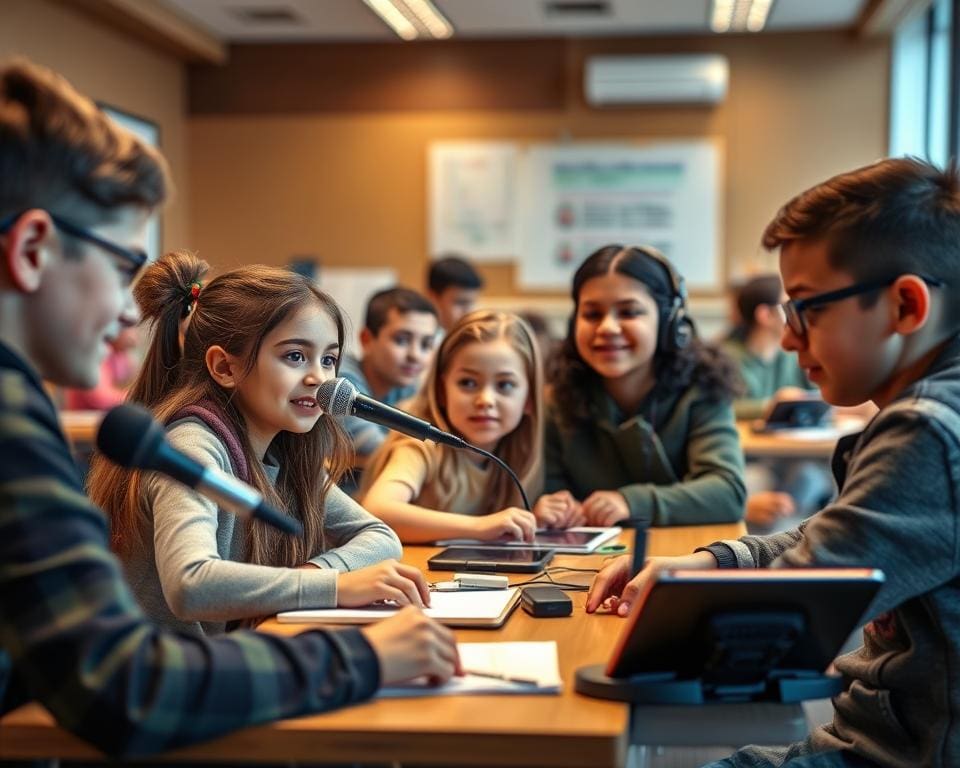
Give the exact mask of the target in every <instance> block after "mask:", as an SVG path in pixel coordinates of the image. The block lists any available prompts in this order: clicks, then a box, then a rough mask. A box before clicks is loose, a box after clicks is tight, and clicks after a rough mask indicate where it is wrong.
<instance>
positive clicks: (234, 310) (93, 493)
mask: <svg viewBox="0 0 960 768" xmlns="http://www.w3.org/2000/svg"><path fill="white" fill-rule="evenodd" d="M208 269H209V267H208V265H207V264H206V262H203V261H201V260H200V259H198V258H197V257H196V256H194V255H193V254H191V253H187V252H184V251H176V252H173V253H168V254H167V255H165V256H164V257H163V258H162V259H160V260H159V261H157V262H156V263H155V264H152V265H151V266H150V267H149V268H148V269H147V270H146V271H145V272H144V274H143V277H142V278H141V279H140V281H139V282H138V283H137V285H136V287H135V288H134V295H135V297H136V299H137V303H138V304H139V305H140V310H141V312H142V313H143V318H144V322H148V323H150V324H151V326H152V330H153V338H152V340H151V343H150V348H149V350H148V351H147V354H146V358H145V360H144V364H143V368H142V369H141V371H140V374H139V376H138V377H137V379H136V381H135V382H134V384H133V386H132V388H131V390H130V394H129V396H128V400H129V401H131V402H136V403H141V404H142V405H144V406H145V407H147V408H149V409H150V410H151V411H153V413H154V415H155V416H156V418H157V419H158V420H159V421H160V422H161V423H163V424H166V423H167V422H168V421H169V420H170V419H171V417H173V416H174V415H175V414H176V413H177V412H178V411H179V410H180V409H182V408H183V407H184V406H186V405H190V404H194V403H197V402H199V401H201V400H205V399H207V400H211V401H213V402H214V403H215V404H216V405H217V406H218V407H219V408H220V409H221V410H222V411H223V413H224V414H226V416H227V418H228V419H229V421H230V423H231V425H232V426H233V428H234V430H235V432H236V433H237V435H238V436H239V437H240V442H241V445H242V447H243V452H244V455H245V456H246V459H247V464H248V466H249V468H250V475H251V482H252V484H253V485H254V486H255V487H256V489H257V490H258V491H260V493H262V494H263V496H264V497H265V498H266V499H267V501H268V502H269V503H270V504H272V505H274V506H277V507H279V508H281V509H287V510H289V511H291V512H292V513H293V514H294V515H295V516H296V517H297V518H298V519H299V520H300V521H301V522H302V523H303V528H304V535H303V538H296V537H291V536H285V535H283V534H280V533H279V532H277V531H274V529H272V528H270V527H269V526H266V525H264V524H263V523H260V522H256V521H255V522H253V523H251V524H248V525H247V530H246V543H247V560H248V561H249V562H251V563H255V564H258V565H273V566H291V567H292V566H298V565H302V564H303V563H305V562H307V560H309V559H310V558H311V557H313V556H315V555H316V554H317V553H318V552H320V551H322V550H323V546H324V536H323V508H324V501H325V499H326V496H327V493H328V492H329V490H330V488H331V487H332V486H333V485H334V484H335V483H336V482H337V481H338V480H339V479H340V477H341V476H342V475H343V473H344V472H345V471H346V470H347V469H348V468H349V466H350V464H351V462H352V449H351V446H350V442H349V439H348V438H347V436H346V434H345V433H344V431H343V428H342V427H340V426H339V424H338V423H337V422H336V421H335V420H334V419H332V418H331V417H330V416H328V415H327V414H324V415H322V416H321V417H320V419H319V420H318V421H317V423H316V424H315V425H314V427H313V429H311V430H310V431H309V432H307V433H306V434H293V433H291V432H281V433H280V434H279V435H277V437H276V438H275V439H274V441H273V443H272V444H271V454H272V455H274V456H276V458H277V460H278V462H279V464H280V474H279V477H278V479H277V484H276V487H274V486H273V485H272V484H271V483H270V481H269V479H268V478H267V476H266V474H265V473H264V471H263V468H262V466H261V464H260V457H259V456H256V455H255V454H254V451H253V448H252V446H251V445H250V441H249V439H248V438H247V432H246V427H245V422H244V418H243V415H242V414H241V413H240V411H239V410H238V409H237V407H236V405H235V404H234V402H233V397H232V392H233V390H228V389H225V388H223V387H221V386H220V385H218V384H217V383H216V382H215V381H214V380H213V378H212V377H211V376H210V374H209V372H208V370H207V365H206V362H205V356H206V352H207V349H208V348H209V347H211V346H213V345H219V346H221V347H223V348H224V350H226V351H227V352H228V353H229V354H231V355H235V356H237V357H238V358H240V359H241V360H242V361H243V375H244V376H246V375H248V374H249V373H250V372H251V371H252V370H253V368H254V366H255V365H256V361H257V354H258V352H259V350H260V346H261V344H262V343H263V339H264V337H265V336H266V335H267V334H268V333H270V331H271V330H272V329H273V328H275V327H276V326H277V325H278V324H280V323H281V322H283V320H284V319H286V318H287V316H289V315H290V314H291V313H292V312H294V311H296V310H297V309H299V308H301V307H303V306H305V305H307V304H308V303H309V302H314V303H316V304H319V305H320V306H321V307H322V308H323V310H324V311H326V312H327V314H328V315H329V316H330V318H331V319H332V320H333V321H334V323H335V324H336V326H337V336H338V339H339V342H340V348H341V350H342V349H343V342H344V325H343V316H342V315H341V313H340V310H339V308H338V307H337V305H336V303H335V302H334V301H333V299H331V298H330V297H329V296H328V295H327V294H325V293H323V292H322V291H320V290H318V289H317V288H316V287H315V286H314V285H313V284H312V283H311V282H310V281H309V280H307V279H306V278H304V277H301V276H300V275H297V274H294V273H293V272H288V271H286V270H282V269H277V268H275V267H266V266H262V265H253V266H245V267H241V268H239V269H235V270H233V271H232V272H227V273H225V274H223V275H220V276H218V277H216V278H214V279H213V280H211V281H210V283H209V284H208V285H206V286H205V287H203V289H202V291H201V292H200V295H199V298H198V300H197V301H196V302H195V303H193V302H191V299H190V290H191V286H192V285H193V284H194V283H199V282H201V281H202V280H203V279H204V277H205V275H206V273H207V271H208ZM191 304H192V311H190V312H189V315H186V312H187V310H188V308H189V307H191ZM185 316H186V318H187V326H186V330H185V331H184V333H183V344H182V352H181V344H180V340H179V333H180V329H181V321H182V320H184V318H185ZM337 369H338V370H339V361H338V363H337ZM324 468H326V472H324V471H323V470H324ZM142 483H143V476H142V473H140V472H136V471H134V472H131V471H128V470H125V469H122V468H120V467H117V466H114V465H112V464H110V463H109V462H107V461H106V460H104V459H103V458H102V457H99V456H98V457H95V459H94V461H93V464H92V465H91V471H90V479H89V493H90V497H91V498H92V499H93V500H94V501H95V502H96V503H97V504H99V505H100V507H101V508H102V509H103V510H104V511H105V512H106V513H107V515H108V517H109V519H110V522H111V545H112V546H113V548H114V550H115V551H116V552H118V553H119V554H120V555H121V556H122V555H124V554H125V553H129V552H130V551H132V550H133V549H134V548H135V547H137V546H140V545H142V542H141V541H140V531H141V530H142V525H141V523H142V522H143V521H144V520H145V519H147V518H148V517H149V514H150V510H149V509H148V508H146V500H145V498H144V494H143V489H142Z"/></svg>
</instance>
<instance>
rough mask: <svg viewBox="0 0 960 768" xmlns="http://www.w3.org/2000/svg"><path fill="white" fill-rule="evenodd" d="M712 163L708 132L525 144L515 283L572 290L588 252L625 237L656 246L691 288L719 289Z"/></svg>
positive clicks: (715, 160)
mask: <svg viewBox="0 0 960 768" xmlns="http://www.w3.org/2000/svg"><path fill="white" fill-rule="evenodd" d="M719 163H720V158H719V150H718V147H717V145H716V143H715V142H713V141H710V140H696V141H683V142H679V141H678V142H664V143H656V144H649V145H637V144H590V145H585V144H576V145H571V146H557V145H534V146H532V147H530V149H529V151H528V152H527V153H526V157H525V172H524V180H523V200H524V202H525V206H524V209H525V214H524V226H523V248H522V258H520V260H519V269H518V280H519V283H520V286H521V287H523V288H535V289H563V290H566V289H569V287H570V282H571V278H572V276H573V273H574V271H575V270H576V268H577V266H578V265H579V264H580V263H581V262H582V261H583V259H584V258H585V257H586V256H588V255H589V254H590V253H591V252H593V251H594V250H596V249H597V248H599V247H601V246H603V245H608V244H610V243H623V244H625V245H652V246H654V247H656V248H658V249H659V250H661V251H662V252H663V253H664V254H665V255H666V256H667V258H669V259H670V260H671V261H672V262H673V263H674V265H675V266H676V267H677V269H678V271H679V272H680V273H681V274H682V275H683V276H684V277H685V279H686V283H687V287H688V288H690V289H697V290H716V289H718V288H719V287H720V283H721V278H722V275H721V270H720V260H719V242H720V231H719V226H720V223H719V222H720V213H719V199H720V195H719V185H720V167H719Z"/></svg>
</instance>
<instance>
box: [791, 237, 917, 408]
mask: <svg viewBox="0 0 960 768" xmlns="http://www.w3.org/2000/svg"><path fill="white" fill-rule="evenodd" d="M780 274H781V276H782V277H783V285H784V288H785V289H786V291H787V294H788V295H789V296H790V298H791V299H803V298H809V297H810V296H815V295H817V294H820V293H825V292H827V291H833V290H838V289H840V288H846V287H847V286H850V285H853V284H854V283H855V282H856V280H855V279H854V278H853V277H851V276H850V275H849V274H847V273H846V272H842V271H839V270H837V269H835V268H834V267H832V266H830V264H829V262H828V259H827V245H826V243H824V242H822V241H820V242H808V241H802V240H797V241H793V242H790V243H788V244H787V245H785V246H783V248H782V249H781V252H780ZM803 318H804V321H805V322H806V327H807V332H806V336H805V338H803V337H799V336H797V334H795V333H794V332H793V331H792V330H791V329H790V326H789V325H787V326H785V328H784V330H783V337H782V344H783V348H784V349H786V350H787V351H792V352H796V353H797V361H798V362H799V364H800V366H801V368H803V370H804V373H806V375H807V378H809V379H810V381H811V382H812V383H813V384H816V385H817V387H819V388H820V394H821V396H822V397H823V399H824V400H826V401H827V402H828V403H832V404H833V405H841V406H843V405H858V404H860V403H863V402H865V401H867V400H871V399H872V398H873V396H874V393H876V392H877V391H878V390H879V389H880V388H881V387H882V386H883V384H884V383H885V382H886V381H887V379H889V377H890V376H891V375H892V374H893V373H894V371H895V368H896V357H897V350H896V345H897V339H898V338H899V337H898V336H896V335H895V334H893V333H892V328H891V318H890V307H889V302H888V300H887V297H886V292H881V294H880V297H879V298H878V299H877V301H876V302H875V303H874V304H873V306H871V307H867V308H864V307H862V306H861V304H860V297H858V296H851V297H850V298H847V299H842V300H840V301H836V302H832V303H830V304H824V305H822V306H819V307H810V308H807V309H804V311H803Z"/></svg>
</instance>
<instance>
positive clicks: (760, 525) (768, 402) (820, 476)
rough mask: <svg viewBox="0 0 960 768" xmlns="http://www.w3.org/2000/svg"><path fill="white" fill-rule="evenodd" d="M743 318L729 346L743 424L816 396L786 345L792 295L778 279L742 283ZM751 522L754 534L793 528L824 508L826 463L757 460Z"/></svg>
mask: <svg viewBox="0 0 960 768" xmlns="http://www.w3.org/2000/svg"><path fill="white" fill-rule="evenodd" d="M733 299H734V305H735V308H736V311H735V312H732V313H731V314H732V315H733V316H735V317H737V318H738V319H739V323H738V325H736V326H735V327H734V330H733V332H731V333H730V334H729V335H728V336H727V338H726V339H725V340H724V342H723V350H724V351H725V352H726V353H727V355H729V357H730V358H732V359H733V360H734V361H735V362H736V363H737V365H738V367H739V370H740V376H741V378H742V379H743V384H744V390H745V391H744V395H743V396H742V397H740V398H737V399H736V400H735V401H734V403H733V408H734V413H735V414H736V417H737V418H738V419H760V418H763V417H764V416H765V415H766V414H767V413H769V410H770V408H772V407H773V405H774V404H775V403H776V402H778V401H781V400H792V399H796V398H798V397H806V396H808V395H809V394H810V393H811V392H813V391H814V387H813V386H812V385H811V384H810V382H809V381H807V378H806V376H804V374H803V371H802V370H801V368H800V365H799V364H798V362H797V357H796V355H795V354H793V353H792V352H787V351H785V350H784V349H783V348H782V347H781V346H780V337H781V336H782V335H783V326H784V319H783V313H782V312H781V311H780V307H779V305H780V304H781V303H782V302H784V301H786V299H787V296H786V293H785V292H784V290H783V284H782V283H781V282H780V276H779V275H775V274H765V275H758V276H756V277H754V278H751V279H750V280H748V281H747V282H746V283H744V284H742V285H741V286H740V288H739V289H738V290H737V291H736V293H735V295H734V297H733ZM745 477H746V483H747V493H748V496H747V510H746V522H747V527H748V528H749V529H750V531H751V532H759V533H763V532H770V531H773V530H780V529H782V528H783V527H785V526H786V527H792V526H794V525H795V524H796V523H797V521H798V520H797V518H802V517H807V516H808V515H810V514H812V513H813V512H814V511H815V510H817V509H819V508H820V507H821V506H822V505H823V504H824V503H826V501H827V500H829V498H830V497H831V496H832V495H833V493H834V490H835V489H834V483H833V479H832V478H831V476H830V471H829V468H828V467H827V465H826V462H821V461H811V460H807V459H764V460H762V461H751V462H749V463H748V464H747V467H746V471H745Z"/></svg>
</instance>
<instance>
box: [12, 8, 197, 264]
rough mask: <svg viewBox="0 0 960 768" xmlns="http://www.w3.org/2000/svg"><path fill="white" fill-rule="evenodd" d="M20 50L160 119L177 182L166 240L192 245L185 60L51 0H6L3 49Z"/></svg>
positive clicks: (105, 97) (106, 98) (90, 89)
mask: <svg viewBox="0 0 960 768" xmlns="http://www.w3.org/2000/svg"><path fill="white" fill-rule="evenodd" d="M14 53H16V54H21V55H25V56H27V57H29V58H30V59H32V60H33V61H35V62H37V63H39V64H44V65H46V66H49V67H52V68H53V69H56V70H57V71H59V72H61V73H62V74H63V75H65V76H66V77H67V78H68V79H69V80H70V81H71V82H72V83H73V84H74V85H75V86H76V87H77V88H79V89H80V90H81V91H84V92H85V93H86V94H87V95H89V96H91V97H92V98H94V99H97V100H99V101H103V102H107V103H109V104H110V105H112V106H116V107H119V108H120V109H123V110H125V111H127V112H132V113H133V114H136V115H139V116H142V117H145V118H148V119H150V120H153V121H155V122H157V123H159V125H160V142H161V146H162V149H163V152H164V154H165V155H166V157H167V159H168V160H169V162H170V167H171V170H172V173H173V178H174V183H175V184H176V186H177V196H176V198H175V200H174V202H173V203H172V204H171V205H170V206H168V207H167V209H166V210H165V211H164V217H163V244H164V247H167V248H169V247H176V246H184V245H187V244H188V243H189V216H188V212H189V204H188V203H189V185H188V184H187V183H186V182H185V181H184V179H185V178H186V165H187V146H186V131H185V110H186V75H185V67H184V65H183V64H182V63H181V62H180V61H179V60H177V59H175V58H173V57H172V56H167V55H164V54H161V53H156V52H154V51H153V50H152V49H149V48H147V47H145V46H144V45H143V44H142V43H140V42H137V41H136V40H131V39H128V38H125V37H124V36H123V35H122V34H120V33H118V32H114V31H112V30H108V29H106V28H104V27H103V26H101V25H99V24H97V23H96V22H93V21H90V20H88V19H87V18H85V17H83V16H80V15H78V14H77V13H76V12H74V11H72V10H70V9H69V8H66V7H64V6H62V5H59V4H56V3H52V2H48V1H47V0H0V57H6V56H9V55H10V54H14Z"/></svg>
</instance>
